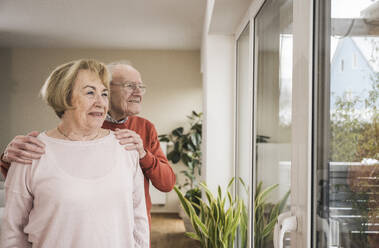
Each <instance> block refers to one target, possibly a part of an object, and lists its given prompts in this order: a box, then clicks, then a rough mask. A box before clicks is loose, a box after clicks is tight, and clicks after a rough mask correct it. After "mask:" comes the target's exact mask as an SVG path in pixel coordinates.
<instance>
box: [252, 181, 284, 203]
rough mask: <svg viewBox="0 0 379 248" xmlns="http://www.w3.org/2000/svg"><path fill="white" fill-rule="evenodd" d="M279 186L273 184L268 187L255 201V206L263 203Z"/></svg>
mask: <svg viewBox="0 0 379 248" xmlns="http://www.w3.org/2000/svg"><path fill="white" fill-rule="evenodd" d="M278 186H279V184H273V185H271V186H269V187H267V188H266V189H265V190H263V191H262V193H260V194H259V195H258V197H257V199H256V201H255V204H258V205H259V203H260V202H261V201H263V200H264V199H265V198H266V196H267V195H268V194H269V193H270V192H271V191H273V190H274V189H275V188H277V187H278Z"/></svg>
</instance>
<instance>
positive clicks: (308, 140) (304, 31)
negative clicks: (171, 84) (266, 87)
mask: <svg viewBox="0 0 379 248" xmlns="http://www.w3.org/2000/svg"><path fill="white" fill-rule="evenodd" d="M264 2H265V0H256V1H253V3H252V4H251V5H250V7H249V9H248V11H247V13H246V15H245V16H244V18H243V19H242V22H241V23H240V25H239V26H238V28H237V29H236V32H235V43H237V40H238V38H239V36H240V34H241V33H242V31H243V30H244V28H245V27H246V25H247V24H248V23H249V22H250V49H251V51H254V52H251V53H250V59H249V61H250V62H249V63H250V65H251V66H250V68H253V67H254V70H252V71H251V73H250V76H249V78H251V81H252V83H253V89H254V90H253V93H252V94H251V96H250V97H251V102H252V103H254V104H253V113H252V115H253V114H254V116H251V119H252V125H253V127H254V129H253V138H252V140H251V143H250V144H249V146H250V147H252V148H254V147H256V139H255V137H256V128H255V127H256V121H255V120H256V112H257V111H256V105H257V104H256V99H257V98H256V92H257V76H256V73H254V71H256V64H254V60H255V58H256V51H255V50H254V35H255V34H254V19H255V17H256V15H257V14H258V12H259V10H260V9H261V7H262V6H263V4H264ZM313 8H314V1H313V0H293V48H294V49H293V82H292V88H293V90H292V98H293V101H292V130H293V131H292V163H291V213H292V214H293V215H295V216H297V219H298V230H297V232H295V233H293V234H292V236H291V247H296V248H305V247H311V236H312V235H311V225H312V221H311V213H312V204H311V203H312V198H311V197H312V107H313V106H312V103H313V99H312V90H313V26H314V16H313V12H314V10H313ZM255 49H256V48H255ZM235 51H237V49H235ZM255 157H256V154H255V149H252V154H251V158H252V159H251V161H252V163H253V166H252V168H253V169H252V172H251V173H250V174H251V181H250V182H251V183H252V185H251V189H252V192H251V194H250V198H251V203H252V206H251V207H249V220H250V223H249V224H250V225H249V226H250V228H251V229H250V230H249V236H248V244H249V247H253V242H252V235H251V234H252V233H253V232H252V230H254V227H253V222H252V221H251V220H252V215H253V212H252V209H253V196H254V195H255V185H256V180H255V173H254V175H253V172H255V171H256V163H255V159H254V158H255Z"/></svg>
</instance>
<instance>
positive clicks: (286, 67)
mask: <svg viewBox="0 0 379 248" xmlns="http://www.w3.org/2000/svg"><path fill="white" fill-rule="evenodd" d="M292 11H293V10H292V1H290V0H280V1H273V0H268V1H266V2H265V4H264V5H263V7H262V9H261V10H260V11H259V13H258V15H257V16H256V19H255V24H256V26H255V49H256V50H255V51H256V56H257V57H256V73H257V78H256V82H257V100H256V104H257V106H256V110H257V113H256V132H257V140H256V141H257V143H256V144H257V145H256V148H255V149H256V164H257V167H256V168H257V171H256V179H257V190H256V191H257V192H256V196H255V198H257V194H259V193H260V192H262V191H263V189H266V188H268V187H270V186H273V185H277V186H274V187H276V188H274V189H273V190H272V191H271V192H269V193H268V194H267V195H266V197H265V198H264V201H263V202H262V201H260V202H257V201H255V204H256V205H255V209H256V210H255V217H254V218H255V230H254V243H255V247H272V245H273V242H272V231H270V234H269V235H268V236H267V237H264V235H263V230H264V228H265V227H267V224H268V223H269V222H270V221H271V220H273V219H276V218H277V215H275V214H271V212H272V210H273V209H274V206H275V205H276V204H279V202H280V201H285V202H286V204H284V206H285V208H284V209H282V211H286V209H289V204H290V202H289V198H288V195H289V189H290V183H291V179H290V174H291V113H292V111H291V103H292V41H293V39H292V16H293V15H292ZM259 189H261V190H259ZM274 221H275V220H274ZM286 244H287V245H289V240H288V239H286Z"/></svg>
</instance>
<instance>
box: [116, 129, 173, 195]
mask: <svg viewBox="0 0 379 248" xmlns="http://www.w3.org/2000/svg"><path fill="white" fill-rule="evenodd" d="M148 131H149V133H147V134H145V135H146V136H147V137H148V138H146V137H145V139H144V140H145V144H143V143H142V139H141V137H140V136H139V135H138V134H137V133H135V132H133V131H131V130H127V129H122V130H116V133H115V134H116V137H117V138H118V139H119V140H120V144H122V145H125V149H127V150H132V149H136V150H137V151H138V153H139V154H140V160H139V163H140V165H141V168H142V171H143V174H144V175H145V176H146V177H147V178H149V180H151V183H152V184H153V185H154V187H155V188H157V189H158V190H160V191H162V192H170V191H171V190H172V189H173V188H174V185H175V182H176V176H175V173H174V171H173V170H172V168H171V166H170V164H169V163H168V160H167V158H166V156H165V155H164V153H163V151H162V149H161V147H160V143H159V141H158V135H157V131H156V130H155V128H154V126H153V125H151V127H150V129H149V130H148Z"/></svg>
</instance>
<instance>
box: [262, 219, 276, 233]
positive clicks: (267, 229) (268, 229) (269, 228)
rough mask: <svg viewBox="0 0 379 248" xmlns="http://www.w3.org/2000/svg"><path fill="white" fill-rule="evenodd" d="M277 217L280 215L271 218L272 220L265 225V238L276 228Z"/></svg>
mask: <svg viewBox="0 0 379 248" xmlns="http://www.w3.org/2000/svg"><path fill="white" fill-rule="evenodd" d="M277 219H278V216H276V218H273V219H271V220H270V222H269V223H268V224H267V225H266V226H265V228H264V229H263V233H262V237H263V238H266V237H267V236H268V235H270V234H271V233H272V231H273V230H274V227H275V224H276V222H277Z"/></svg>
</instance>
